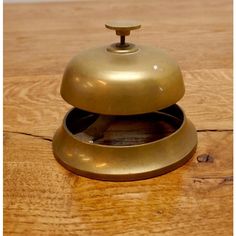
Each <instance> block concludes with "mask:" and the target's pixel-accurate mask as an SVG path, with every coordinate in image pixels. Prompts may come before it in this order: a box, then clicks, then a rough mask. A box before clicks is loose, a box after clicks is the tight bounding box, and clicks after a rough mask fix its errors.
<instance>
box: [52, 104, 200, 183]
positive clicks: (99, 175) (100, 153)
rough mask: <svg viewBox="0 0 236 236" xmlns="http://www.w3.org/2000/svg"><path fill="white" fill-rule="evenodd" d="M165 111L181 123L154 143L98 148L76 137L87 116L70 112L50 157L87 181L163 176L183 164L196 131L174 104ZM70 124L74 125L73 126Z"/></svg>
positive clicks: (195, 141) (78, 111)
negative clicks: (53, 156) (52, 155)
mask: <svg viewBox="0 0 236 236" xmlns="http://www.w3.org/2000/svg"><path fill="white" fill-rule="evenodd" d="M169 110H170V112H168V113H169V114H170V116H176V118H177V119H179V120H181V124H180V127H179V128H178V129H177V130H176V131H175V132H174V133H172V134H171V135H169V136H168V137H165V138H162V139H159V140H156V141H154V142H149V143H145V144H141V145H131V146H109V145H99V144H95V143H90V142H86V141H83V140H81V139H80V138H78V136H77V135H76V133H77V132H80V131H82V130H79V128H81V126H82V122H80V119H83V117H85V116H87V115H88V114H89V113H87V112H85V111H81V110H79V109H77V111H75V110H71V111H70V112H69V113H68V114H67V115H66V117H65V119H64V122H63V124H62V126H61V128H60V129H58V130H57V132H56V134H55V136H54V139H53V151H54V155H55V157H56V158H57V160H58V161H59V162H60V163H61V164H62V165H63V166H64V167H66V168H67V169H69V170H71V171H73V172H74V173H76V174H79V175H81V176H85V177H89V178H95V179H101V180H110V181H128V180H138V179H145V178H149V177H153V176H157V175H161V174H164V173H166V172H168V171H171V170H174V169H175V168H177V167H179V166H181V165H183V164H184V163H185V162H186V161H187V160H188V159H189V158H190V157H191V156H192V154H193V153H194V151H195V148H196V144H197V134H196V130H195V128H194V126H193V125H192V123H191V122H190V121H189V120H188V119H186V117H185V115H184V113H183V112H182V110H181V109H180V108H179V107H178V106H177V105H174V106H173V107H171V108H169ZM73 112H74V114H73ZM172 113H174V114H173V115H172ZM73 115H74V116H75V117H73ZM167 115H168V114H167ZM74 121H77V125H73V123H75V122H74ZM83 122H84V121H83ZM87 125H88V124H87ZM69 126H70V127H72V128H70V127H69ZM73 126H74V127H73ZM70 129H71V130H70ZM77 129H78V130H77ZM72 130H75V133H74V134H73V133H72ZM76 130H77V132H76Z"/></svg>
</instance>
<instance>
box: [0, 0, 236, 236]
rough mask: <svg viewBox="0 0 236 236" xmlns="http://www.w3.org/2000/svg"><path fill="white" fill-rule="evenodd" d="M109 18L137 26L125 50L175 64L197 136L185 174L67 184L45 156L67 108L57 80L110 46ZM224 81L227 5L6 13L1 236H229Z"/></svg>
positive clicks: (228, 83)
mask: <svg viewBox="0 0 236 236" xmlns="http://www.w3.org/2000/svg"><path fill="white" fill-rule="evenodd" d="M114 18H128V19H137V20H140V21H141V23H142V25H143V27H142V29H141V30H139V31H135V32H134V33H133V34H132V35H131V36H130V37H129V39H128V40H130V41H133V42H137V43H140V44H150V45H153V46H157V47H161V48H163V49H164V50H166V51H167V52H168V53H169V54H170V55H171V56H172V57H173V58H175V59H176V60H177V61H178V63H179V64H180V66H181V68H182V70H183V75H184V80H185V85H186V94H185V96H184V98H183V99H182V100H181V101H180V102H179V104H180V105H181V106H182V107H183V108H184V110H185V112H186V114H187V116H188V118H190V119H191V120H192V121H193V123H194V124H195V126H196V128H197V130H198V138H199V144H198V149H197V152H196V154H195V155H194V156H193V158H192V159H191V160H190V161H189V162H188V163H187V164H186V165H184V166H183V167H181V168H179V169H177V170H175V171H173V172H171V173H168V174H166V175H163V176H160V177H157V178H153V179H149V180H145V181H137V182H126V183H119V182H118V183H112V182H102V181H95V180H90V179H86V178H82V177H79V176H76V175H74V174H72V173H70V172H68V171H67V170H65V169H64V168H63V167H62V166H61V165H60V164H58V163H57V162H56V161H55V159H54V157H53V154H52V149H51V140H52V136H53V134H54V132H55V130H56V129H57V128H58V126H59V125H60V124H61V122H62V119H63V117H64V115H65V112H67V110H68V109H69V108H70V106H69V105H68V104H66V103H65V102H64V101H63V100H62V99H61V97H60V94H59V88H60V83H61V77H62V73H63V70H64V68H65V66H66V64H67V62H68V60H69V59H70V58H71V57H72V56H74V55H75V54H76V53H77V52H78V51H80V50H82V49H85V48H89V47H92V46H100V45H104V44H109V43H110V42H113V41H116V40H117V39H116V36H115V35H114V33H112V32H111V31H109V30H106V29H104V28H103V27H104V23H105V22H106V21H107V20H110V19H114ZM232 81H233V80H232V2H231V1H230V0H215V1H205V0H199V1H193V0H192V1H189V0H179V1H155V0H150V1H144V0H139V1H136V0H127V1H124V2H122V3H121V2H119V1H117V0H110V1H108V0H101V1H95V0H86V1H85V0H77V1H74V2H62V3H39V4H5V5H4V235H24V236H28V235H29V236H31V235H83V236H84V235H85V236H86V235H96V236H97V235H98V236H99V235H101V236H103V235H107V236H109V235H125V236H128V235H135V236H136V235H145V236H146V235H158V236H159V235H161V236H162V235H166V236H172V235H175V236H182V235H191V236H199V235H209V236H217V235H219V236H222V235H226V236H228V235H232V234H233V233H232V231H233V230H232V190H233V185H232V183H233V177H232V175H233V171H232V163H233V157H232V156H233V154H232V133H233V132H232V128H233V125H232V99H233V98H232V83H233V82H232ZM111 133H112V132H111ZM122 135H125V133H124V134H122ZM132 135H133V136H134V134H132ZM113 137H114V136H113ZM131 138H132V137H131Z"/></svg>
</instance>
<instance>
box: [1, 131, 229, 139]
mask: <svg viewBox="0 0 236 236" xmlns="http://www.w3.org/2000/svg"><path fill="white" fill-rule="evenodd" d="M3 132H5V133H12V134H21V135H27V136H31V137H34V138H40V139H42V140H46V141H49V142H52V138H50V137H45V136H42V135H37V134H31V133H26V132H20V131H9V130H4V131H3ZM197 132H233V129H198V130H197Z"/></svg>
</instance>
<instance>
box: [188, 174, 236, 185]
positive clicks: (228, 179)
mask: <svg viewBox="0 0 236 236" xmlns="http://www.w3.org/2000/svg"><path fill="white" fill-rule="evenodd" d="M192 178H193V183H204V182H205V181H207V180H210V181H211V180H213V181H219V185H221V184H227V185H228V184H233V176H232V175H229V176H196V177H192Z"/></svg>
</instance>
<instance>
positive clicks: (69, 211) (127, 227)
mask: <svg viewBox="0 0 236 236" xmlns="http://www.w3.org/2000/svg"><path fill="white" fill-rule="evenodd" d="M231 142H232V133H231V132H203V133H200V134H199V147H198V150H197V153H196V155H195V156H194V157H193V159H192V160H191V161H190V162H188V163H187V164H186V165H185V166H183V167H181V168H179V169H177V170H176V171H173V172H171V173H169V174H166V175H163V176H160V177H158V178H154V179H149V180H145V181H138V182H127V183H111V182H102V181H95V180H88V179H86V178H82V177H78V176H75V175H73V174H71V173H70V172H68V171H67V170H65V169H64V168H63V167H62V166H61V165H59V164H58V163H57V162H56V161H55V159H54V157H53V154H52V151H51V142H49V141H47V140H42V139H40V138H34V137H30V136H25V135H21V134H11V133H5V159H4V176H5V180H4V216H5V217H4V219H5V223H4V228H5V234H6V235H18V234H21V235H40V234H42V235H68V234H72V235H184V234H186V235H196V236H198V235H231V234H232V152H231V150H232V143H231ZM203 153H207V154H209V155H211V156H212V157H213V158H214V161H213V162H212V163H208V162H201V163H199V162H197V160H196V157H197V156H198V155H199V154H203Z"/></svg>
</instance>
